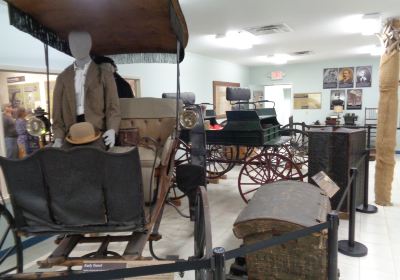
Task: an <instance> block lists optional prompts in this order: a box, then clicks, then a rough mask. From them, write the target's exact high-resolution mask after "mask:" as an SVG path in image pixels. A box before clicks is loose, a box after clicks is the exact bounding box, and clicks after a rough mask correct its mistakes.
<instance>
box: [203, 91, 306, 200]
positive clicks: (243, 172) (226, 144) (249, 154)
mask: <svg viewBox="0 0 400 280" xmlns="http://www.w3.org/2000/svg"><path fill="white" fill-rule="evenodd" d="M226 98H227V100H228V101H230V102H231V103H232V105H233V109H234V110H232V111H227V112H226V124H225V126H224V127H223V128H222V129H219V130H211V129H209V130H207V131H206V139H207V146H206V147H207V166H206V169H207V176H208V178H219V177H221V176H222V175H224V174H226V173H227V172H229V171H230V170H232V168H233V167H234V166H235V165H242V167H241V169H240V172H239V178H238V188H239V192H240V195H241V197H242V198H243V200H244V201H245V202H247V201H249V199H250V198H251V197H252V195H253V194H254V192H255V191H256V190H257V189H258V187H259V186H261V185H263V184H266V183H271V182H275V181H279V180H303V179H304V178H305V176H306V172H307V171H306V170H307V169H306V165H307V147H308V137H307V135H306V134H305V133H303V132H302V131H299V130H296V129H290V128H289V129H283V130H282V129H281V126H280V124H279V123H278V121H277V118H276V111H275V104H274V103H273V102H272V101H268V100H262V101H257V102H250V101H249V99H250V90H249V89H246V88H229V87H228V88H227V94H226ZM268 103H273V107H271V108H263V107H264V106H260V105H261V104H268Z"/></svg>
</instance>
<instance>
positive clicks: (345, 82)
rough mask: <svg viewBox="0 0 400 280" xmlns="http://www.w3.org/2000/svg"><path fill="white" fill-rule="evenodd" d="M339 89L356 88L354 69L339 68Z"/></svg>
mask: <svg viewBox="0 0 400 280" xmlns="http://www.w3.org/2000/svg"><path fill="white" fill-rule="evenodd" d="M338 81H339V88H352V87H354V67H344V68H339V75H338Z"/></svg>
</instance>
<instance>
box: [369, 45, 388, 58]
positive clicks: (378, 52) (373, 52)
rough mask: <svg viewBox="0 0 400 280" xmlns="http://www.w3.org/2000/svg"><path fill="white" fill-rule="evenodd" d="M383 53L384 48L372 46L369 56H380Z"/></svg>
mask: <svg viewBox="0 0 400 280" xmlns="http://www.w3.org/2000/svg"><path fill="white" fill-rule="evenodd" d="M384 52H385V48H384V47H382V46H379V45H377V46H373V47H372V48H371V51H370V54H371V55H372V56H381V55H382V54H383V53H384Z"/></svg>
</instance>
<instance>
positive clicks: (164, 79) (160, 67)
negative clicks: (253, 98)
mask: <svg viewBox="0 0 400 280" xmlns="http://www.w3.org/2000/svg"><path fill="white" fill-rule="evenodd" d="M118 69H119V73H120V74H121V75H122V76H124V75H125V76H133V77H139V78H140V80H141V90H142V96H153V97H161V94H162V93H163V92H176V65H174V64H126V65H119V66H118ZM249 74H250V71H249V68H248V67H244V66H239V65H236V64H233V63H229V62H226V61H222V60H217V59H212V58H209V57H205V56H201V55H197V54H193V53H186V57H185V60H184V61H183V62H182V63H181V91H182V92H183V91H191V92H194V93H195V94H196V102H212V100H213V88H212V82H213V81H225V82H238V83H240V84H241V85H242V86H248V84H249Z"/></svg>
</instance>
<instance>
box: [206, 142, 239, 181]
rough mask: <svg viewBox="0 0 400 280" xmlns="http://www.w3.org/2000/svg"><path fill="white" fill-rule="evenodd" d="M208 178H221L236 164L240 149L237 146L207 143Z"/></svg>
mask: <svg viewBox="0 0 400 280" xmlns="http://www.w3.org/2000/svg"><path fill="white" fill-rule="evenodd" d="M206 149H207V159H206V170H207V178H209V179H215V178H219V177H221V176H222V175H224V174H225V173H227V172H228V171H229V170H231V169H232V168H233V167H234V166H235V158H236V157H237V154H238V149H237V147H235V146H221V145H211V144H210V145H207V146H206Z"/></svg>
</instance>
